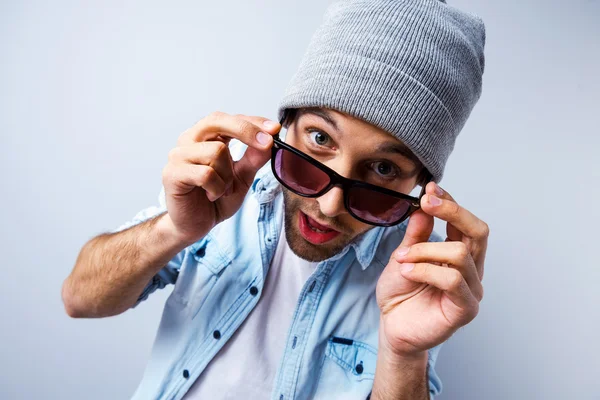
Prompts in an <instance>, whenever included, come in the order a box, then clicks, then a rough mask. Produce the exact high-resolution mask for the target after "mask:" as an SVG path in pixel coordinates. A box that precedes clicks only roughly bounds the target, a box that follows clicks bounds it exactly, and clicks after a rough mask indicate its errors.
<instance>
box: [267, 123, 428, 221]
mask: <svg viewBox="0 0 600 400" xmlns="http://www.w3.org/2000/svg"><path fill="white" fill-rule="evenodd" d="M271 169H272V170H273V174H274V175H275V178H277V180H278V181H279V182H280V183H281V184H282V185H283V186H285V187H286V188H287V189H289V190H290V191H291V192H293V193H295V194H297V195H299V196H302V197H309V198H315V197H320V196H322V195H324V194H325V193H327V192H328V191H329V190H330V189H331V188H332V187H334V186H341V187H342V191H343V193H344V206H345V207H346V210H348V213H350V215H352V216H353V217H354V218H356V219H357V220H359V221H362V222H364V223H367V224H370V225H376V226H393V225H397V224H399V223H400V222H402V221H404V220H405V219H406V218H408V217H409V216H410V215H411V214H412V213H413V212H415V211H416V210H418V209H419V208H420V199H421V197H423V195H424V194H425V186H423V189H422V190H421V194H420V195H419V197H418V198H417V197H413V196H409V195H407V194H404V193H399V192H396V191H393V190H390V189H386V188H384V187H381V186H377V185H372V184H370V183H366V182H362V181H357V180H354V179H348V178H345V177H343V176H341V175H340V174H338V173H337V172H335V171H334V170H332V169H331V168H329V167H327V166H326V165H324V164H322V163H320V162H319V161H317V160H315V159H314V158H312V157H311V156H309V155H308V154H305V153H303V152H301V151H300V150H298V149H296V148H294V147H292V146H290V145H289V144H286V143H285V142H282V141H281V140H280V138H279V134H277V135H275V136H274V137H273V147H272V149H271Z"/></svg>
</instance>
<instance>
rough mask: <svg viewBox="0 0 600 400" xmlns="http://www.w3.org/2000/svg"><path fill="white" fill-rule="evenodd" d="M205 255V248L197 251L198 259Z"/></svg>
mask: <svg viewBox="0 0 600 400" xmlns="http://www.w3.org/2000/svg"><path fill="white" fill-rule="evenodd" d="M205 254H206V249H205V248H204V247H200V248H199V249H198V250H196V255H197V256H198V257H204V255H205Z"/></svg>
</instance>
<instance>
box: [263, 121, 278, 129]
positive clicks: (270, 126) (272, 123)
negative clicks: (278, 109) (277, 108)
mask: <svg viewBox="0 0 600 400" xmlns="http://www.w3.org/2000/svg"><path fill="white" fill-rule="evenodd" d="M277 125H278V124H277V122H275V121H269V120H266V121H264V122H263V126H264V127H265V128H267V129H273V128H275V127H276V126H277Z"/></svg>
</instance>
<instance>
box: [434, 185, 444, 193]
mask: <svg viewBox="0 0 600 400" xmlns="http://www.w3.org/2000/svg"><path fill="white" fill-rule="evenodd" d="M433 184H434V185H435V190H434V192H435V194H437V195H438V196H443V195H444V191H443V190H442V188H441V187H439V186H438V184H437V183H435V182H434V183H433Z"/></svg>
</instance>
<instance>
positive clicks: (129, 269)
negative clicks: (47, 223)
mask: <svg viewBox="0 0 600 400" xmlns="http://www.w3.org/2000/svg"><path fill="white" fill-rule="evenodd" d="M187 245H188V243H185V242H183V241H181V240H180V239H178V237H177V235H175V234H174V230H173V228H172V224H171V223H170V219H169V217H168V215H167V214H161V215H159V216H157V217H154V218H152V219H150V220H148V221H144V222H142V223H140V224H138V225H135V226H133V227H132V228H130V229H127V230H124V231H122V232H117V233H112V234H102V235H99V236H97V237H95V238H93V239H92V240H90V241H89V242H88V243H86V245H85V246H84V247H83V248H82V250H81V252H80V253H79V256H78V257H77V261H76V263H75V266H74V268H73V271H72V272H71V274H70V275H69V277H67V279H66V280H65V282H64V284H63V288H62V298H63V302H64V305H65V309H66V311H67V313H68V314H69V315H70V316H71V317H88V318H94V317H96V318H97V317H106V316H111V315H116V314H120V313H122V312H124V311H126V310H127V309H129V308H130V307H131V306H133V305H134V304H135V302H136V301H137V299H138V297H139V295H140V294H141V292H142V291H143V289H144V287H145V286H146V284H147V283H148V282H149V281H150V279H152V277H153V276H154V275H155V274H156V273H157V272H158V271H159V270H160V269H161V268H162V267H164V266H165V265H166V264H167V263H168V262H169V261H170V260H171V259H172V258H173V257H175V255H177V253H178V252H179V251H181V250H182V249H184V248H185V247H186V246H187Z"/></svg>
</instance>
